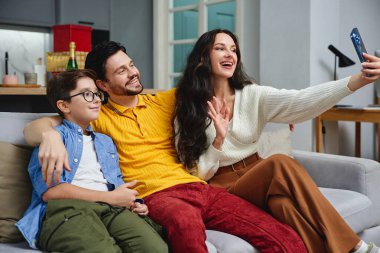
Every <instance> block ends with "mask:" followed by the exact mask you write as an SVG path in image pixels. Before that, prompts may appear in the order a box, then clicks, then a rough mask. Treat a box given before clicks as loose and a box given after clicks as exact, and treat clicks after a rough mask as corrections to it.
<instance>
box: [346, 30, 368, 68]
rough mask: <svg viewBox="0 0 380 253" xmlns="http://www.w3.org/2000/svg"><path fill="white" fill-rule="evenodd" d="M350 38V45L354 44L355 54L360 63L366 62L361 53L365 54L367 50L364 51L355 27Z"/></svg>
mask: <svg viewBox="0 0 380 253" xmlns="http://www.w3.org/2000/svg"><path fill="white" fill-rule="evenodd" d="M350 37H351V40H352V43H353V44H354V47H355V50H356V53H357V54H358V56H359V59H360V62H364V61H366V60H365V59H364V57H363V53H367V50H366V49H365V46H364V43H363V40H362V37H361V36H360V33H359V30H358V28H356V27H355V28H354V29H352V31H351V34H350Z"/></svg>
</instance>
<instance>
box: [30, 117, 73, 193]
mask: <svg viewBox="0 0 380 253" xmlns="http://www.w3.org/2000/svg"><path fill="white" fill-rule="evenodd" d="M61 123H62V118H61V117H59V116H55V117H44V118H40V119H37V120H34V121H32V122H30V123H28V124H27V125H26V126H25V128H24V137H25V140H26V142H27V143H28V144H30V145H34V146H35V145H40V147H39V153H38V159H39V161H40V164H41V170H42V176H43V178H44V181H45V182H46V184H47V186H48V187H49V186H50V185H51V183H52V180H53V173H54V170H55V182H56V183H58V182H59V178H60V177H61V175H62V169H63V168H65V169H66V170H68V171H70V166H69V161H68V156H67V151H66V147H65V145H64V144H63V142H62V139H61V136H60V134H59V133H58V132H57V131H56V130H55V129H54V127H55V126H57V125H59V124H61Z"/></svg>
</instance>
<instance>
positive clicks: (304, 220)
mask: <svg viewBox="0 0 380 253" xmlns="http://www.w3.org/2000/svg"><path fill="white" fill-rule="evenodd" d="M245 160H246V161H243V160H242V161H240V162H238V163H237V164H235V166H232V165H231V166H225V167H221V168H220V170H221V171H226V170H228V169H232V170H233V171H234V172H236V173H237V175H238V179H237V180H236V181H235V182H234V184H232V185H231V186H230V187H229V188H228V191H229V192H231V193H233V194H235V195H237V196H239V197H241V198H243V199H245V200H247V201H249V202H251V203H252V204H254V205H256V206H258V207H261V208H262V209H264V210H267V211H268V212H270V213H271V214H272V215H273V216H274V217H275V218H276V219H278V220H280V221H281V222H284V223H286V224H288V225H290V226H291V227H292V228H293V229H294V230H295V231H296V232H297V233H298V234H299V235H300V236H301V238H302V239H303V241H304V243H305V245H306V247H307V249H308V251H309V252H310V253H323V252H329V253H348V252H350V251H351V250H352V249H353V248H354V247H355V246H356V245H357V244H358V242H359V241H360V238H359V237H358V236H357V235H356V234H355V232H354V231H352V229H351V228H350V227H349V226H348V225H347V223H346V222H345V221H344V220H343V218H342V217H341V216H340V215H339V213H338V212H337V211H336V210H335V208H334V207H333V206H332V205H331V204H330V202H329V201H328V200H327V199H326V198H325V197H324V196H323V195H322V193H321V192H320V191H319V189H318V187H317V185H316V184H315V183H314V181H313V179H312V178H311V177H310V176H309V175H308V173H307V172H306V171H305V169H304V168H303V167H302V165H301V164H299V163H298V162H297V161H296V160H294V159H292V158H290V157H288V156H285V155H273V156H271V157H269V158H267V159H261V158H257V159H252V158H250V159H245ZM242 164H243V167H250V169H249V170H248V171H247V172H246V173H245V174H243V175H241V174H240V175H239V167H242ZM216 176H217V175H216ZM211 181H212V180H211ZM211 184H212V182H211Z"/></svg>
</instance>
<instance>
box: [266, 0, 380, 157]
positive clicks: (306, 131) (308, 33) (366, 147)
mask: <svg viewBox="0 0 380 253" xmlns="http://www.w3.org/2000/svg"><path fill="white" fill-rule="evenodd" d="M379 10H380V1H378V0H362V1H357V0H308V1H305V0H292V1H290V0H287V1H278V0H262V1H260V83H261V84H263V85H272V86H274V87H278V88H287V89H302V88H306V87H308V86H310V85H315V84H318V83H321V82H325V81H329V80H332V79H333V69H334V56H333V54H332V53H331V52H330V51H329V50H328V49H327V47H328V45H329V44H333V45H334V46H335V47H337V48H338V49H339V50H340V51H342V52H343V53H344V54H346V55H347V56H348V57H350V58H351V59H353V60H354V61H356V62H358V60H357V56H356V53H355V51H354V48H353V46H352V43H351V40H350V37H349V33H350V32H351V29H352V28H353V27H355V26H357V27H358V28H359V30H360V32H361V34H362V37H363V40H364V42H365V44H366V46H367V50H368V51H369V52H370V53H373V52H374V50H375V49H378V48H380V33H379V32H377V31H378V30H379V27H380V15H379ZM359 70H360V65H359V64H358V63H357V64H356V65H354V66H352V67H348V68H338V78H339V77H341V78H342V77H345V76H348V75H351V74H354V73H356V72H357V71H359ZM373 98H374V90H373V86H372V85H371V86H368V87H366V88H364V89H362V90H360V91H358V92H356V93H355V94H353V95H351V96H350V97H347V98H345V99H344V100H343V101H341V103H345V104H353V105H367V104H370V103H373V102H374V100H373ZM337 125H338V124H337V123H335V124H334V123H329V124H327V132H328V138H327V139H328V140H329V141H328V142H327V150H328V152H332V153H340V154H344V155H354V124H353V123H339V138H338V127H337ZM313 136H314V130H313V124H312V122H311V121H308V122H305V123H303V124H299V125H297V126H296V132H295V134H294V138H293V145H294V147H295V148H298V149H304V150H313V149H314V146H313ZM330 137H331V138H330ZM338 139H339V142H340V143H339V145H335V146H334V142H335V141H338ZM374 142H375V138H374V135H373V126H372V124H363V126H362V156H363V157H367V158H372V159H373V158H375V157H374Z"/></svg>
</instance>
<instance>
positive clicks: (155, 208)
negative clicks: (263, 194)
mask: <svg viewBox="0 0 380 253" xmlns="http://www.w3.org/2000/svg"><path fill="white" fill-rule="evenodd" d="M145 201H146V203H147V205H148V206H149V215H150V217H151V218H152V219H153V220H154V221H156V222H157V223H159V224H161V225H162V226H163V227H164V228H165V229H166V231H167V234H168V239H169V241H170V246H171V249H172V252H174V253H184V252H186V253H192V252H194V253H207V248H206V244H205V240H206V234H205V229H206V228H207V229H212V230H218V231H222V232H226V233H229V234H233V235H236V236H238V237H240V238H242V239H244V240H246V241H247V242H249V243H250V244H252V245H254V246H255V247H256V248H257V249H258V250H259V251H260V252H261V253H266V252H268V253H269V252H288V253H295V252H296V253H303V252H307V251H306V248H305V246H304V243H303V242H302V240H301V239H300V237H299V236H298V235H297V233H296V232H294V231H293V230H292V229H291V228H290V227H289V226H287V225H285V224H283V223H280V222H279V221H277V220H275V219H274V218H273V217H272V216H270V215H269V214H267V213H266V212H264V211H262V210H260V209H259V208H257V207H255V206H254V205H252V204H250V203H248V202H247V201H245V200H243V199H241V198H239V197H237V196H234V195H232V194H230V193H228V192H227V191H226V190H225V189H220V188H216V187H212V186H210V185H204V184H201V183H191V184H181V185H176V186H173V187H170V188H167V189H165V190H162V191H159V192H156V193H154V194H152V195H150V196H148V197H146V198H145Z"/></svg>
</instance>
